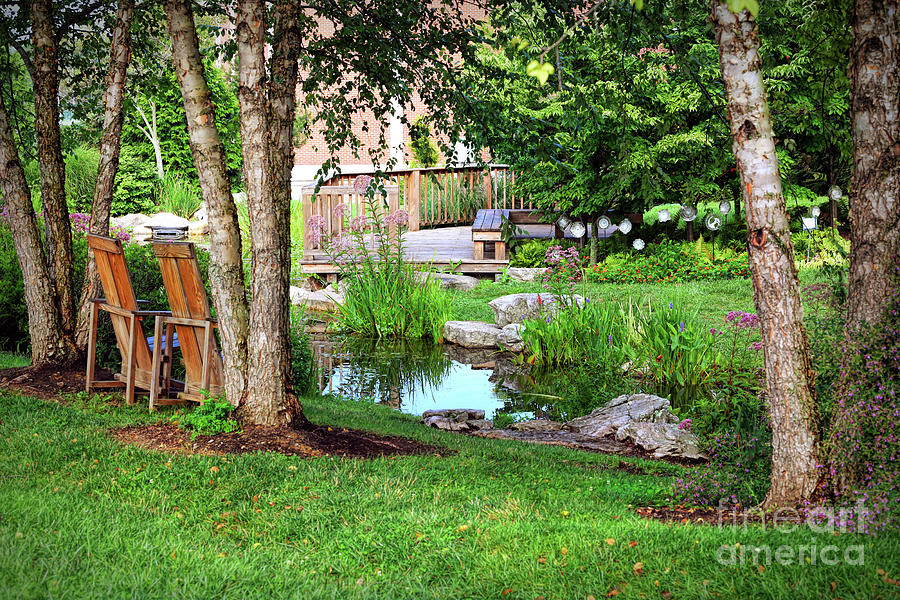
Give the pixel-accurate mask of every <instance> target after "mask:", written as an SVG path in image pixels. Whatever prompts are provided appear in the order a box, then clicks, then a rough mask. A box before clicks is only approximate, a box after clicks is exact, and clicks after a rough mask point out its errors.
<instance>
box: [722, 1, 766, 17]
mask: <svg viewBox="0 0 900 600" xmlns="http://www.w3.org/2000/svg"><path fill="white" fill-rule="evenodd" d="M745 8H746V9H747V12H749V13H750V14H751V15H753V16H754V17H755V16H756V15H758V14H759V2H758V1H757V0H728V9H729V10H730V11H731V12H733V13H739V12H741V11H742V10H744V9H745Z"/></svg>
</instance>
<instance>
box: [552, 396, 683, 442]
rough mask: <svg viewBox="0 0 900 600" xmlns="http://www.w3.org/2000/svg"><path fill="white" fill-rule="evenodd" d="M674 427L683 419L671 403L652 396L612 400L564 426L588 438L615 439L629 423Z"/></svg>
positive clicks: (620, 397)
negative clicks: (674, 410)
mask: <svg viewBox="0 0 900 600" xmlns="http://www.w3.org/2000/svg"><path fill="white" fill-rule="evenodd" d="M635 422H637V423H672V424H676V423H679V422H680V419H679V418H678V417H677V416H675V414H674V413H673V412H672V411H671V410H670V404H669V401H668V400H666V399H665V398H660V397H659V396H654V395H653V394H633V395H630V396H629V395H624V396H619V397H618V398H613V399H612V400H610V401H609V402H607V403H606V404H605V405H603V406H601V407H600V408H596V409H594V411H593V412H591V414H589V415H585V416H583V417H578V418H577V419H572V420H571V421H569V422H568V423H566V424H565V426H564V428H565V429H566V430H568V431H572V432H574V433H578V434H581V435H583V436H588V437H606V436H611V435H616V433H617V432H618V431H619V429H620V428H621V427H624V426H625V425H628V424H629V423H635Z"/></svg>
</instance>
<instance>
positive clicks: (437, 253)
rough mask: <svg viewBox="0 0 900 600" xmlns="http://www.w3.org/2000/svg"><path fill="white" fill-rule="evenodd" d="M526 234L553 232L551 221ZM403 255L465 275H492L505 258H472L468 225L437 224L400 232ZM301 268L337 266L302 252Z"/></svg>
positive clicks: (313, 270)
mask: <svg viewBox="0 0 900 600" xmlns="http://www.w3.org/2000/svg"><path fill="white" fill-rule="evenodd" d="M523 229H525V230H526V231H527V232H528V236H527V237H529V238H542V237H544V238H549V237H552V236H553V226H552V225H528V226H523ZM403 249H404V252H403V256H404V258H405V259H406V260H408V261H410V262H412V263H414V264H419V265H431V266H432V267H434V268H435V269H444V268H447V267H450V266H453V267H455V268H454V272H456V273H462V274H465V275H479V274H482V275H493V274H495V273H500V272H502V271H503V268H504V267H506V266H507V265H508V264H509V260H496V259H494V258H488V257H485V258H484V259H482V260H476V259H475V254H474V251H475V244H474V243H473V242H472V227H471V226H468V225H467V226H463V227H440V228H437V229H422V230H419V231H408V232H406V233H405V234H403ZM300 269H301V272H302V273H308V274H310V275H330V274H334V273H338V272H339V271H340V268H339V267H338V266H337V265H334V264H331V262H330V261H329V259H328V258H327V257H322V256H319V255H314V256H309V255H307V256H304V257H303V263H302V264H301V267H300Z"/></svg>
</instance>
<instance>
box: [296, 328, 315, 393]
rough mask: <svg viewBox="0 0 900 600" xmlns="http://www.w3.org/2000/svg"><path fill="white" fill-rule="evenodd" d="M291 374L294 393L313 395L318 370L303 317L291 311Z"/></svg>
mask: <svg viewBox="0 0 900 600" xmlns="http://www.w3.org/2000/svg"><path fill="white" fill-rule="evenodd" d="M291 372H292V375H293V383H294V391H295V392H296V393H297V394H298V395H301V396H304V395H308V394H312V393H315V392H316V391H317V389H316V380H317V375H318V369H317V367H316V360H315V357H314V356H313V352H312V347H311V346H310V345H309V334H308V333H306V329H305V328H304V326H303V315H302V313H300V312H299V311H291Z"/></svg>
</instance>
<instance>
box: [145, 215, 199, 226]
mask: <svg viewBox="0 0 900 600" xmlns="http://www.w3.org/2000/svg"><path fill="white" fill-rule="evenodd" d="M147 226H148V227H190V226H191V222H190V221H188V220H187V219H184V218H182V217H179V216H178V215H176V214H174V213H156V214H155V215H153V216H152V217H150V222H149V223H148V224H147Z"/></svg>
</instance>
